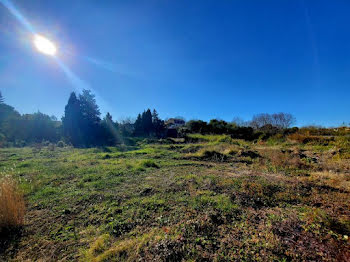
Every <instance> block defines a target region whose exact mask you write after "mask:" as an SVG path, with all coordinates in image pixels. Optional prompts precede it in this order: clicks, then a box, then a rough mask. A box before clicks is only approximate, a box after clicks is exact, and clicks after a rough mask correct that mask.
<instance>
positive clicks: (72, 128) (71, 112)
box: [62, 92, 83, 146]
mask: <svg viewBox="0 0 350 262" xmlns="http://www.w3.org/2000/svg"><path fill="white" fill-rule="evenodd" d="M82 121H83V119H82V114H81V111H80V101H79V100H78V98H77V96H76V94H75V93H74V92H72V93H71V94H70V97H69V99H68V103H67V105H66V107H65V109H64V116H63V117H62V125H63V133H64V136H65V137H66V139H67V140H68V142H70V143H72V145H73V146H83V134H82V132H83V130H82V128H81V125H82Z"/></svg>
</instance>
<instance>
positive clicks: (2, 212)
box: [0, 177, 25, 231]
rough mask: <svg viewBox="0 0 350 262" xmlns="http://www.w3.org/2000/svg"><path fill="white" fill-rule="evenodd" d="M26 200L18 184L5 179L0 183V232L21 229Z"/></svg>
mask: <svg viewBox="0 0 350 262" xmlns="http://www.w3.org/2000/svg"><path fill="white" fill-rule="evenodd" d="M24 214H25V207H24V199H23V194H22V193H21V192H20V190H19V188H18V186H17V183H16V182H15V181H14V180H13V179H11V178H9V177H5V178H3V179H2V180H1V181H0V231H1V230H2V229H4V228H11V227H19V226H22V225H23V222H24Z"/></svg>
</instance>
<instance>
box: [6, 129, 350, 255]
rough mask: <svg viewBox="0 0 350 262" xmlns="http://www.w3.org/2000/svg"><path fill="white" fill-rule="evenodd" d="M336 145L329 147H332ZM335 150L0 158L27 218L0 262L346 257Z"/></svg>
mask: <svg viewBox="0 0 350 262" xmlns="http://www.w3.org/2000/svg"><path fill="white" fill-rule="evenodd" d="M337 143H338V144H337ZM339 143H341V141H337V140H336V141H332V142H330V143H328V144H323V145H319V144H317V145H316V144H312V143H309V144H308V143H304V144H302V143H297V142H293V143H292V142H283V143H282V142H281V143H279V142H273V141H270V142H265V143H255V144H253V143H250V142H246V141H243V140H235V139H231V138H230V137H229V136H200V135H197V136H196V135H194V136H192V142H191V143H175V142H173V143H170V142H169V141H167V143H165V142H164V141H163V143H153V144H150V143H146V142H142V141H140V142H139V143H138V144H137V146H133V147H128V146H120V147H111V148H95V149H74V148H70V147H65V148H52V147H44V148H41V149H35V148H34V149H33V148H17V149H16V148H11V149H1V150H0V172H1V173H0V176H1V178H2V179H4V177H11V178H12V179H13V180H15V181H17V183H18V185H19V190H20V191H22V192H23V194H24V200H25V203H26V215H25V217H24V223H23V226H21V227H15V228H12V227H9V228H6V227H4V228H3V229H2V232H1V240H0V241H1V246H0V249H1V250H0V254H1V255H0V260H1V259H2V260H13V261H26V260H33V261H38V260H42V261H58V260H62V261H72V260H74V261H75V260H80V261H232V260H241V261H271V260H276V261H290V260H295V261H299V260H315V261H316V260H317V261H319V260H326V261H346V260H349V259H350V253H349V250H350V249H349V248H350V245H349V240H348V236H349V235H350V213H349V210H350V150H349V148H348V147H347V145H346V146H342V144H339Z"/></svg>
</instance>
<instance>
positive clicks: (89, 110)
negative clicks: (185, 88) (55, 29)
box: [0, 90, 295, 147]
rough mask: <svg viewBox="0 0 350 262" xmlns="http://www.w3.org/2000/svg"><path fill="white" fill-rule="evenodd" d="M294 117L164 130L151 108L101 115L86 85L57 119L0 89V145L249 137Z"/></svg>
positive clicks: (280, 128) (279, 128)
mask: <svg viewBox="0 0 350 262" xmlns="http://www.w3.org/2000/svg"><path fill="white" fill-rule="evenodd" d="M294 123H295V118H294V117H293V116H292V115H291V114H286V113H277V114H271V115H270V114H259V115H255V116H254V117H253V118H252V120H251V121H249V122H244V121H241V120H239V119H236V120H235V121H232V122H226V121H224V120H219V119H212V120H210V121H209V122H205V121H202V120H190V121H188V122H187V123H186V124H184V125H183V126H180V127H176V130H170V129H174V128H173V127H171V126H170V125H169V126H167V122H166V121H165V120H163V119H161V118H160V117H159V114H158V112H157V111H156V110H155V109H153V110H152V111H151V110H150V109H147V110H145V111H143V112H142V113H140V114H138V115H137V118H136V120H135V121H132V120H130V119H129V120H123V121H120V122H117V121H114V120H113V117H112V115H111V114H110V113H107V114H106V115H105V116H104V117H101V112H100V109H99V107H98V105H97V103H96V99H95V96H94V94H92V92H91V91H90V90H83V91H82V92H81V93H80V94H76V93H75V92H72V93H71V94H70V96H69V99H68V102H67V105H66V106H65V110H64V115H63V117H62V119H61V121H59V120H58V119H57V118H56V117H54V116H48V115H46V114H43V113H41V112H36V113H33V114H23V115H21V114H19V113H18V112H17V111H16V110H15V109H14V108H13V107H12V106H10V105H7V104H6V103H5V99H4V98H3V96H2V95H1V93H0V146H25V145H30V144H33V143H42V142H43V141H48V142H50V143H57V142H59V141H60V143H65V144H71V145H72V146H75V147H94V146H113V145H116V144H120V143H124V142H125V139H126V138H128V137H152V138H158V139H159V138H167V137H168V136H177V137H179V136H180V137H184V136H186V134H188V133H201V134H229V135H231V136H232V137H234V138H240V139H246V140H254V139H257V138H258V137H261V136H262V135H266V136H268V135H273V134H275V133H276V132H291V131H290V130H291V129H289V127H290V126H291V125H292V124H294ZM170 131H171V132H170ZM174 131H175V132H174ZM61 141H62V142H61Z"/></svg>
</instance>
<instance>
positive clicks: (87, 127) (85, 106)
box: [79, 90, 101, 146]
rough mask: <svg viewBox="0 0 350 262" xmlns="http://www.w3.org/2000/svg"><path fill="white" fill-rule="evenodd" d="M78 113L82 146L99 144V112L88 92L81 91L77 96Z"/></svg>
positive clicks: (93, 97)
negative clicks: (82, 140) (79, 112)
mask: <svg viewBox="0 0 350 262" xmlns="http://www.w3.org/2000/svg"><path fill="white" fill-rule="evenodd" d="M79 102H80V111H81V115H82V121H81V128H82V131H83V139H84V144H85V145H86V146H92V145H96V144H98V143H100V142H101V141H99V137H100V135H101V134H100V132H101V130H100V125H99V124H100V121H101V119H100V115H101V113H100V110H99V108H98V105H97V104H96V99H95V96H94V95H93V94H92V93H91V91H90V90H83V93H82V94H80V95H79Z"/></svg>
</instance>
